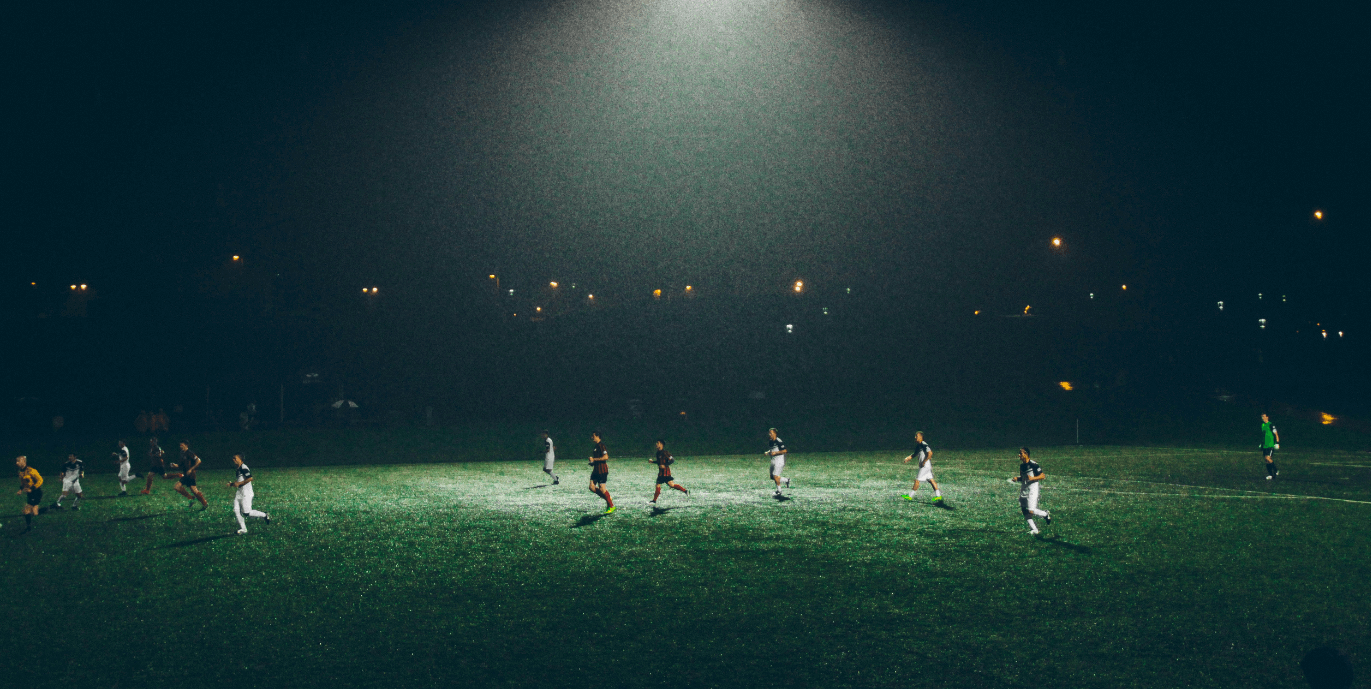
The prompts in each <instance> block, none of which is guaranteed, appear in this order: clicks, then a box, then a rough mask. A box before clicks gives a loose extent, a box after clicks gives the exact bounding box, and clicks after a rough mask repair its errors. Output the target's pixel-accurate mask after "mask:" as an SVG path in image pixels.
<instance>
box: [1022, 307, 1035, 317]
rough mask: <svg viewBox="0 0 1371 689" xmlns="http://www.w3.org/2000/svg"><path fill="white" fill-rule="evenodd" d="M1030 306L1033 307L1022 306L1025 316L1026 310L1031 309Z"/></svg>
mask: <svg viewBox="0 0 1371 689" xmlns="http://www.w3.org/2000/svg"><path fill="white" fill-rule="evenodd" d="M1031 308H1033V307H1032V306H1025V307H1023V315H1025V316H1027V315H1028V310H1029V309H1031Z"/></svg>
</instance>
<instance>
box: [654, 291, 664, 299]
mask: <svg viewBox="0 0 1371 689" xmlns="http://www.w3.org/2000/svg"><path fill="white" fill-rule="evenodd" d="M652 298H653V299H661V298H662V290H659V289H654V290H652Z"/></svg>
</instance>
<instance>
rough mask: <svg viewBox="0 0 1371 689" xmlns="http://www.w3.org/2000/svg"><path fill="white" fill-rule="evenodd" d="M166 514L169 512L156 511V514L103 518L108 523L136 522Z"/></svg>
mask: <svg viewBox="0 0 1371 689" xmlns="http://www.w3.org/2000/svg"><path fill="white" fill-rule="evenodd" d="M168 514H170V513H169V512H158V513H156V514H139V515H136V516H133V517H115V518H114V519H106V520H105V523H106V524H110V523H113V522H137V521H142V520H144V519H152V518H153V517H164V516H166V515H168Z"/></svg>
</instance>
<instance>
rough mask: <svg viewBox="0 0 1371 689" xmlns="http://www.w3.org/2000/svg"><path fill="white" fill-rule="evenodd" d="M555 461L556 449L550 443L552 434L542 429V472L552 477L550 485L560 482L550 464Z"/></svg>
mask: <svg viewBox="0 0 1371 689" xmlns="http://www.w3.org/2000/svg"><path fill="white" fill-rule="evenodd" d="M556 461H557V449H556V448H555V447H553V445H552V436H551V435H549V434H548V432H547V431H543V473H544V474H547V475H548V476H551V477H552V485H554V486H555V485H557V484H558V483H561V482H562V481H561V479H559V478H557V474H555V473H553V472H552V464H553V463H554V462H556Z"/></svg>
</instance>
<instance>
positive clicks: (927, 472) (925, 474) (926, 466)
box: [904, 431, 943, 503]
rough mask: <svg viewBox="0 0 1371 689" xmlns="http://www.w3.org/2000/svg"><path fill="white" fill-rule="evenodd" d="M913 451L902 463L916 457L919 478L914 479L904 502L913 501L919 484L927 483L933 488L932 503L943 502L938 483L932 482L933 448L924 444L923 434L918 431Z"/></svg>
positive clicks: (915, 435)
mask: <svg viewBox="0 0 1371 689" xmlns="http://www.w3.org/2000/svg"><path fill="white" fill-rule="evenodd" d="M914 442H915V443H916V445H915V446H914V451H913V452H911V453H909V456H908V457H905V458H904V463H905V464H908V463H909V460H911V459H914V458H915V457H917V458H918V459H919V476H918V477H917V478H915V479H914V487H913V488H910V489H909V492H908V493H906V494H905V496H904V499H905V500H913V499H914V494H915V493H917V492H919V483H921V482H923V481H928V485H930V486H933V502H935V503H939V502H942V501H943V492H942V491H941V490H939V489H938V482H937V481H934V480H933V448H931V447H929V446H928V443H926V442H924V432H923V431H918V432H916V433H915V434H914Z"/></svg>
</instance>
